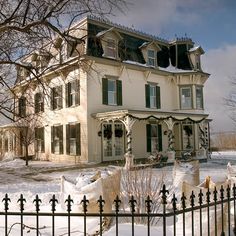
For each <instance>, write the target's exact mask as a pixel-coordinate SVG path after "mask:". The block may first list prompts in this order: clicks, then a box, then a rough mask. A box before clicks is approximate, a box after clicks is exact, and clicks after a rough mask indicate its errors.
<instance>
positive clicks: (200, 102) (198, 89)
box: [196, 86, 203, 109]
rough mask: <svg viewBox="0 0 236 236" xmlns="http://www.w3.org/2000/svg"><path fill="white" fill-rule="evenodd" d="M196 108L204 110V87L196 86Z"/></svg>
mask: <svg viewBox="0 0 236 236" xmlns="http://www.w3.org/2000/svg"><path fill="white" fill-rule="evenodd" d="M196 108H197V109H203V89H202V86H196Z"/></svg>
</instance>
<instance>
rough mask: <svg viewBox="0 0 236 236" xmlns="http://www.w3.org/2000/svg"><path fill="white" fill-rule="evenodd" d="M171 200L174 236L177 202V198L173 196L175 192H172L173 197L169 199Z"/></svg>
mask: <svg viewBox="0 0 236 236" xmlns="http://www.w3.org/2000/svg"><path fill="white" fill-rule="evenodd" d="M171 202H172V207H173V212H174V216H173V224H174V236H176V210H177V207H176V203H177V198H176V197H175V194H173V198H172V199H171Z"/></svg>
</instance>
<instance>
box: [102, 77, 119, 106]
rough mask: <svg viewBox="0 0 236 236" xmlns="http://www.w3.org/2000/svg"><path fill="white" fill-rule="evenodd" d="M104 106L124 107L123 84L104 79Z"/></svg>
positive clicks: (114, 80)
mask: <svg viewBox="0 0 236 236" xmlns="http://www.w3.org/2000/svg"><path fill="white" fill-rule="evenodd" d="M102 87H103V104H105V105H117V106H122V82H121V80H116V79H107V78H103V80H102Z"/></svg>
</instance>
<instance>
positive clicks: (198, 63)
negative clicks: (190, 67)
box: [195, 54, 201, 70]
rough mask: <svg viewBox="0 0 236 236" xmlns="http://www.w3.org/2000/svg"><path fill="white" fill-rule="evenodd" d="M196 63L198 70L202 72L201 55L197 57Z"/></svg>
mask: <svg viewBox="0 0 236 236" xmlns="http://www.w3.org/2000/svg"><path fill="white" fill-rule="evenodd" d="M195 61H196V69H197V70H200V69H201V65H200V55H198V54H197V55H195Z"/></svg>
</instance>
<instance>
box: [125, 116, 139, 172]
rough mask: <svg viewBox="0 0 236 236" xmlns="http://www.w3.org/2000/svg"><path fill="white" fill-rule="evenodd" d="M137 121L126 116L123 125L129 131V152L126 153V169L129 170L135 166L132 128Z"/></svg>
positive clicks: (127, 135)
mask: <svg viewBox="0 0 236 236" xmlns="http://www.w3.org/2000/svg"><path fill="white" fill-rule="evenodd" d="M135 121H136V119H134V118H132V117H131V116H126V117H125V118H124V121H123V124H124V126H125V129H126V131H127V134H126V137H127V150H126V153H125V155H124V156H125V169H127V170H129V169H131V168H132V167H133V165H134V155H133V153H132V127H133V125H134V123H135Z"/></svg>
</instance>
